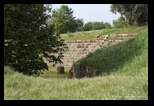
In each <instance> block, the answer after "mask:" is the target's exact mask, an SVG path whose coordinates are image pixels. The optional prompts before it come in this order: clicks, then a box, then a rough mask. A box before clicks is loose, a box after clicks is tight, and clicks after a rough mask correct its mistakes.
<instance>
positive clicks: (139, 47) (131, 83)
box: [4, 28, 148, 100]
mask: <svg viewBox="0 0 154 106" xmlns="http://www.w3.org/2000/svg"><path fill="white" fill-rule="evenodd" d="M142 30H143V29H142ZM147 32H148V30H147V28H146V29H144V31H143V32H142V33H141V34H139V35H138V36H137V37H136V38H134V39H131V40H129V41H126V42H123V43H120V44H118V45H115V46H111V47H109V48H104V49H103V48H102V49H100V50H98V51H96V52H95V53H94V54H90V55H89V56H87V58H86V59H82V60H80V62H81V63H82V64H86V65H91V66H93V67H95V68H97V69H100V70H102V76H99V77H95V78H83V79H66V78H46V79H45V78H42V77H37V78H35V77H28V76H24V75H22V74H20V73H17V72H13V71H12V70H11V69H10V68H9V67H5V68H4V99H5V100H6V99H18V100H19V99H22V100H23V99H36V100H38V99H39V100H40V99H51V100H54V99H58V100H61V99H62V100H66V99H75V100H78V99H103V100H104V99H122V100H123V99H126V100H129V99H144V100H147V99H148V97H147V94H148V48H147V43H148V37H147V34H148V33H147ZM93 63H99V64H93Z"/></svg>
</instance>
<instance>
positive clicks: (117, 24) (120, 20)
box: [113, 17, 128, 28]
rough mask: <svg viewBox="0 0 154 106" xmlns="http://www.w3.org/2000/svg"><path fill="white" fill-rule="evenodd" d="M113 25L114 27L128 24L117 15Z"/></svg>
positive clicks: (122, 26) (123, 26)
mask: <svg viewBox="0 0 154 106" xmlns="http://www.w3.org/2000/svg"><path fill="white" fill-rule="evenodd" d="M113 25H114V27H115V28H125V27H127V26H128V24H127V21H126V20H125V18H124V17H119V18H118V19H117V20H113Z"/></svg>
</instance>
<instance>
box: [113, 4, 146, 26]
mask: <svg viewBox="0 0 154 106" xmlns="http://www.w3.org/2000/svg"><path fill="white" fill-rule="evenodd" d="M111 12H113V13H115V14H116V12H118V13H120V14H121V15H122V16H125V18H126V19H127V21H128V23H129V24H130V25H132V24H133V23H134V22H137V23H138V24H139V25H140V24H144V23H145V22H148V4H112V5H111Z"/></svg>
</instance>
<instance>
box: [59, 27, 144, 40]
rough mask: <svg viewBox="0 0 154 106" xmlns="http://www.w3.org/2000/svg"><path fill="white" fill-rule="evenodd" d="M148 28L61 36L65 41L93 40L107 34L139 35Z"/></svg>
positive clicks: (85, 32) (108, 30)
mask: <svg viewBox="0 0 154 106" xmlns="http://www.w3.org/2000/svg"><path fill="white" fill-rule="evenodd" d="M146 28H147V27H135V26H134V27H127V28H118V29H117V28H116V29H115V28H113V29H102V30H95V31H82V32H76V33H68V34H61V37H62V38H63V39H64V40H92V39H93V38H94V36H95V35H106V34H123V33H127V34H138V32H140V31H142V30H144V29H146Z"/></svg>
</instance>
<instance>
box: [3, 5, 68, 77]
mask: <svg viewBox="0 0 154 106" xmlns="http://www.w3.org/2000/svg"><path fill="white" fill-rule="evenodd" d="M46 10H51V8H48V7H46V6H44V5H43V4H4V65H9V66H12V67H13V68H15V69H16V70H17V71H19V72H22V73H24V74H28V75H32V74H36V75H39V74H40V73H41V72H42V70H45V69H48V66H47V64H46V63H45V62H44V58H47V59H49V60H50V62H54V63H55V64H56V63H58V62H62V61H61V58H62V57H63V55H62V54H63V52H64V51H65V50H66V46H65V45H64V40H62V39H60V36H59V35H58V34H55V35H54V32H53V30H52V28H51V26H47V23H46V21H47V19H48V18H50V17H49V15H47V14H46ZM51 53H52V54H53V53H58V56H54V55H52V54H51Z"/></svg>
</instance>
